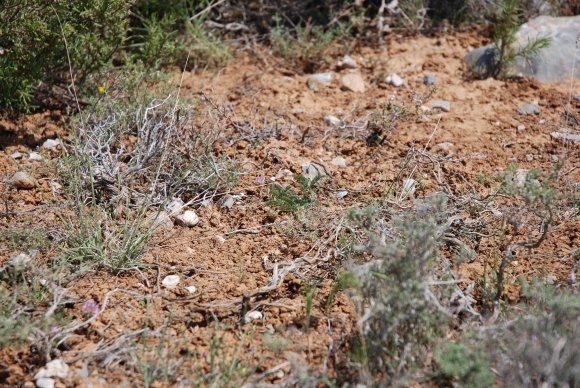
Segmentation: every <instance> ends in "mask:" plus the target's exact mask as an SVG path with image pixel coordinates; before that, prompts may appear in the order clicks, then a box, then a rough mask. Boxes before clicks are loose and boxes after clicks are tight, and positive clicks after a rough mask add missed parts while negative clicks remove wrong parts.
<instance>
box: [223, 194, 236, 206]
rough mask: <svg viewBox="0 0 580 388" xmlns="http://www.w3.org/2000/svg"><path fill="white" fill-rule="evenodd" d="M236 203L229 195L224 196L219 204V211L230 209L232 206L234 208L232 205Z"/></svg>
mask: <svg viewBox="0 0 580 388" xmlns="http://www.w3.org/2000/svg"><path fill="white" fill-rule="evenodd" d="M235 202H236V199H235V198H234V197H233V196H232V195H230V194H226V195H225V196H224V197H223V198H222V201H221V204H220V209H224V208H226V209H231V208H232V206H234V203H235Z"/></svg>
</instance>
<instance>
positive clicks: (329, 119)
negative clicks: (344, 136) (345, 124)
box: [324, 115, 342, 127]
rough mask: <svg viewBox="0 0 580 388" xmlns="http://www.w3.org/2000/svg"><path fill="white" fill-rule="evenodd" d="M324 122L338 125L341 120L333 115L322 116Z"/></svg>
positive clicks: (332, 125)
mask: <svg viewBox="0 0 580 388" xmlns="http://www.w3.org/2000/svg"><path fill="white" fill-rule="evenodd" d="M324 122H325V123H326V125H330V126H331V127H339V126H341V125H342V120H341V119H339V118H338V117H336V116H333V115H326V116H324Z"/></svg>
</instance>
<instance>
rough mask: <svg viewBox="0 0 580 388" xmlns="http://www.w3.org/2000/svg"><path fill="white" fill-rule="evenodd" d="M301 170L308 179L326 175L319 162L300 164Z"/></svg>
mask: <svg viewBox="0 0 580 388" xmlns="http://www.w3.org/2000/svg"><path fill="white" fill-rule="evenodd" d="M302 171H303V172H304V176H305V177H306V178H308V179H310V180H312V179H314V178H316V177H319V176H320V177H323V176H326V175H327V174H326V169H325V168H324V166H323V165H322V164H320V163H316V162H310V163H306V164H304V165H302Z"/></svg>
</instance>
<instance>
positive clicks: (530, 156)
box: [526, 154, 534, 162]
mask: <svg viewBox="0 0 580 388" xmlns="http://www.w3.org/2000/svg"><path fill="white" fill-rule="evenodd" d="M526 160H527V161H528V162H533V161H534V155H532V154H526Z"/></svg>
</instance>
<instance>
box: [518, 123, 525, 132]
mask: <svg viewBox="0 0 580 388" xmlns="http://www.w3.org/2000/svg"><path fill="white" fill-rule="evenodd" d="M517 129H518V132H522V131H525V130H526V126H525V125H524V124H520V125H518V128H517Z"/></svg>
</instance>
